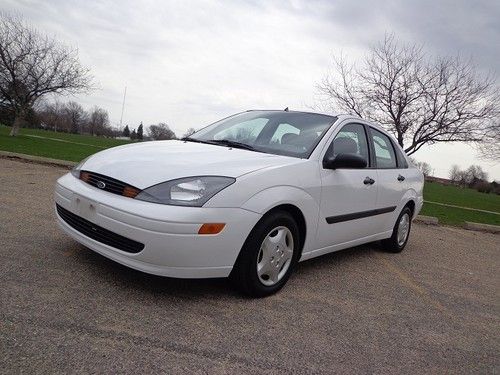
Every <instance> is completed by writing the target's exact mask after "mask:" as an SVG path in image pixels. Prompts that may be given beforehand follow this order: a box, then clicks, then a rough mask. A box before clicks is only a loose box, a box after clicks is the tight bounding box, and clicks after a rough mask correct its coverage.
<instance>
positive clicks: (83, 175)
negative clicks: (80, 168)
mask: <svg viewBox="0 0 500 375" xmlns="http://www.w3.org/2000/svg"><path fill="white" fill-rule="evenodd" d="M80 180H82V181H85V182H89V180H90V174H89V173H88V172H80Z"/></svg>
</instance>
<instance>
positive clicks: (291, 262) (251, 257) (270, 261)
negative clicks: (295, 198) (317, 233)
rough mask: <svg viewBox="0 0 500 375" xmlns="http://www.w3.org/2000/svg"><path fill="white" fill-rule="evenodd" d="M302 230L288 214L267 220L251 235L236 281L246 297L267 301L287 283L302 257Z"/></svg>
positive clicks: (270, 216) (238, 263) (272, 216)
mask: <svg viewBox="0 0 500 375" xmlns="http://www.w3.org/2000/svg"><path fill="white" fill-rule="evenodd" d="M299 244H300V240H299V229H298V226H297V223H296V222H295V220H294V219H293V217H292V216H291V215H290V214H289V213H288V212H285V211H277V212H273V213H271V214H269V215H268V216H265V217H264V218H263V219H262V220H261V221H260V222H259V223H257V225H256V226H255V227H254V229H253V230H252V231H251V232H250V235H249V236H248V238H247V240H246V241H245V244H244V245H243V248H242V249H241V253H240V255H239V257H238V260H237V262H236V265H235V267H234V269H233V272H232V274H231V277H232V279H233V280H234V281H235V283H236V284H237V286H238V287H239V289H240V290H241V291H243V292H244V293H245V294H248V295H250V296H252V297H265V296H268V295H271V294H273V293H276V292H277V291H278V290H280V289H281V288H282V287H283V286H284V285H285V283H286V282H287V280H288V278H289V277H290V274H291V272H292V270H293V268H294V266H295V264H296V263H297V260H298V256H299Z"/></svg>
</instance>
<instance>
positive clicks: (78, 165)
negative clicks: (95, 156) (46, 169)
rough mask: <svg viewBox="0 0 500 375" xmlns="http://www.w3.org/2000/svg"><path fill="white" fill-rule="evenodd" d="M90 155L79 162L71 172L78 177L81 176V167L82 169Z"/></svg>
mask: <svg viewBox="0 0 500 375" xmlns="http://www.w3.org/2000/svg"><path fill="white" fill-rule="evenodd" d="M90 156H92V155H90ZM90 156H87V157H86V158H85V159H83V160H82V161H81V162H79V163H78V164H77V165H75V166H74V167H73V169H72V170H71V174H72V175H73V176H75V177H76V178H80V169H82V166H83V164H85V162H86V161H87V160H88V159H89V158H90Z"/></svg>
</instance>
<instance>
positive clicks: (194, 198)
mask: <svg viewBox="0 0 500 375" xmlns="http://www.w3.org/2000/svg"><path fill="white" fill-rule="evenodd" d="M422 188H423V176H422V173H421V172H420V171H419V170H418V169H417V168H416V167H414V166H413V165H411V163H410V162H409V161H408V158H407V157H406V156H405V154H404V153H403V152H402V150H401V148H400V147H399V146H398V144H397V143H396V142H395V140H394V139H393V138H392V137H391V136H390V135H389V134H388V133H387V132H385V131H384V130H383V129H382V128H381V127H379V126H377V125H375V124H372V123H369V122H367V121H365V120H362V119H360V118H355V117H350V116H329V115H324V114H317V113H306V112H293V111H287V110H285V111H247V112H243V113H240V114H237V115H234V116H231V117H228V118H225V119H223V120H221V121H218V122H216V123H214V124H212V125H209V126H207V127H206V128H204V129H202V130H200V131H198V132H196V133H194V134H193V135H192V136H190V137H188V138H185V139H182V140H171V141H156V142H142V143H134V144H129V145H125V146H119V147H115V148H112V149H108V150H105V151H102V152H99V153H97V154H95V155H93V156H91V157H89V158H87V159H85V160H84V161H82V162H81V163H80V164H79V165H78V166H77V167H75V168H74V169H73V170H72V171H71V173H68V174H66V175H64V176H63V177H61V178H60V179H59V180H58V181H57V185H56V191H55V203H56V205H55V207H56V213H57V218H58V222H59V224H60V226H61V227H62V229H63V230H64V231H65V232H66V233H68V234H69V235H70V236H71V237H73V238H74V239H75V240H77V241H78V242H80V243H82V244H83V245H85V246H87V247H89V248H90V249H92V250H94V251H96V252H98V253H99V254H102V255H104V256H106V257H108V258H110V259H113V260H115V261H116V262H119V263H121V264H123V265H125V266H128V267H131V268H134V269H137V270H140V271H143V272H148V273H152V274H156V275H162V276H170V277H180V278H209V277H228V276H230V277H231V278H232V279H233V280H234V282H235V283H236V285H238V286H239V287H240V289H241V290H242V291H243V292H245V293H247V294H249V295H252V296H265V295H269V294H272V293H274V292H276V291H278V290H279V289H280V288H281V287H283V285H284V284H285V283H286V281H287V279H288V278H289V276H290V273H291V272H292V270H293V268H294V267H295V265H296V264H297V263H298V262H299V261H303V260H306V259H310V258H314V257H317V256H319V255H322V254H326V253H330V252H333V251H337V250H341V249H345V248H348V247H352V246H356V245H360V244H363V243H367V242H372V241H377V240H383V244H384V246H385V248H386V249H387V250H389V251H392V252H399V251H401V250H403V248H404V247H405V245H406V243H407V241H408V236H409V233H410V228H411V222H412V219H413V218H414V217H415V216H416V215H417V214H418V212H419V211H420V209H421V207H422V202H423V198H422Z"/></svg>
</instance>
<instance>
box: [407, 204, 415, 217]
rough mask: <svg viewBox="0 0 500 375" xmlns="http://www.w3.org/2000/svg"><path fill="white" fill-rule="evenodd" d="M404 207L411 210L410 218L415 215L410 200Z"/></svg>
mask: <svg viewBox="0 0 500 375" xmlns="http://www.w3.org/2000/svg"><path fill="white" fill-rule="evenodd" d="M405 207H408V208H409V209H410V210H411V216H413V214H414V213H415V202H414V201H412V200H409V201H408V203H406V205H405Z"/></svg>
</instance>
